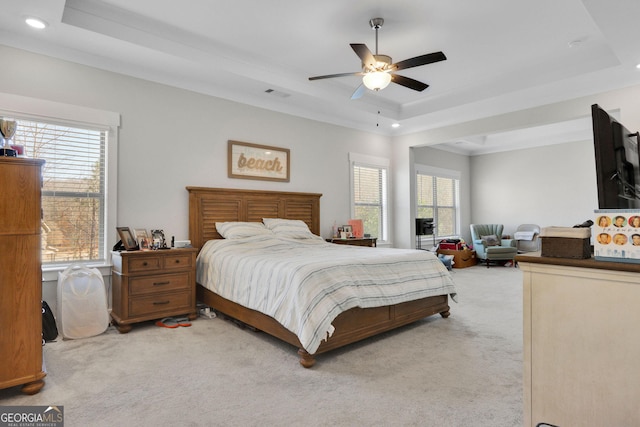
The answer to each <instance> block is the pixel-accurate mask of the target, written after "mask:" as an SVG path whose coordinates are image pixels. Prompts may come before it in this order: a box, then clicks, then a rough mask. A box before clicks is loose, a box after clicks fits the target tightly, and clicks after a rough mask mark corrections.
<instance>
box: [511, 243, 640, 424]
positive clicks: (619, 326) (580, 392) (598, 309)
mask: <svg viewBox="0 0 640 427" xmlns="http://www.w3.org/2000/svg"><path fill="white" fill-rule="evenodd" d="M516 261H517V262H518V265H519V267H520V269H521V270H522V272H523V280H524V284H523V285H524V287H523V300H524V305H523V317H524V331H523V332H524V334H523V337H524V347H523V350H524V352H523V360H524V378H523V379H524V425H525V426H532V427H533V426H537V425H540V423H543V424H542V425H548V424H551V425H557V426H581V427H589V426H594V427H596V426H597V427H599V426H638V425H640V410H639V409H638V402H639V401H640V381H639V380H638V379H639V378H640V339H639V338H640V333H639V332H638V325H640V310H639V309H638V307H640V264H625V263H616V262H606V261H595V260H594V259H563V258H548V257H540V256H529V255H526V256H525V255H518V256H517V257H516ZM544 423H546V424H544Z"/></svg>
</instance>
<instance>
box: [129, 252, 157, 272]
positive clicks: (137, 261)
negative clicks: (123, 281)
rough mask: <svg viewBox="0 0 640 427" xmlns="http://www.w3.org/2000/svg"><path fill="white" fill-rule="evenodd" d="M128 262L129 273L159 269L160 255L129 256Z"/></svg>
mask: <svg viewBox="0 0 640 427" xmlns="http://www.w3.org/2000/svg"><path fill="white" fill-rule="evenodd" d="M128 262H129V272H130V273H136V272H139V271H157V270H160V257H150V256H146V257H143V258H131V259H129V260H128Z"/></svg>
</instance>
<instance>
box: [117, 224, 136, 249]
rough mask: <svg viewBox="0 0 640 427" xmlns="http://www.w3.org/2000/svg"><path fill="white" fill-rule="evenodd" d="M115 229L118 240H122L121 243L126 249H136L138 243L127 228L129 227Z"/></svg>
mask: <svg viewBox="0 0 640 427" xmlns="http://www.w3.org/2000/svg"><path fill="white" fill-rule="evenodd" d="M116 230H117V231H118V236H120V240H121V241H122V244H123V245H124V248H125V249H126V250H128V251H137V250H138V243H137V242H136V239H135V238H134V237H133V234H131V230H130V229H129V227H116Z"/></svg>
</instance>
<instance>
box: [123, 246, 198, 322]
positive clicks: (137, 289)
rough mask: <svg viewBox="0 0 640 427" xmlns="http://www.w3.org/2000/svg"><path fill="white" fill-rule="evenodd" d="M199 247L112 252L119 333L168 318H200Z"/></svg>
mask: <svg viewBox="0 0 640 427" xmlns="http://www.w3.org/2000/svg"><path fill="white" fill-rule="evenodd" d="M197 253H198V250H197V249H196V248H177V249H166V250H157V251H122V252H112V253H111V254H112V260H113V268H112V277H111V282H112V286H113V309H112V311H111V317H112V318H113V321H114V323H115V325H116V328H117V329H118V331H120V333H127V332H129V331H130V330H131V325H132V324H133V323H138V322H143V321H145V320H153V319H160V318H163V317H168V316H176V315H188V317H189V319H190V320H194V319H195V318H196V317H197V311H196V254H197Z"/></svg>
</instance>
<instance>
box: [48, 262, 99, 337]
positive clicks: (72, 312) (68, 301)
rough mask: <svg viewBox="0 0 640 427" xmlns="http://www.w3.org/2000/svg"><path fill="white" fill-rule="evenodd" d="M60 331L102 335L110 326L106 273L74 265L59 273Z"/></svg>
mask: <svg viewBox="0 0 640 427" xmlns="http://www.w3.org/2000/svg"><path fill="white" fill-rule="evenodd" d="M57 290H58V304H57V306H58V310H57V311H58V318H57V320H58V330H59V331H60V334H61V335H62V337H63V338H66V339H78V338H88V337H92V336H95V335H100V334H101V333H103V332H104V331H106V330H107V328H108V327H109V308H108V305H107V294H106V291H105V287H104V280H103V279H102V274H100V271H98V269H96V268H87V267H85V266H83V265H79V264H73V265H70V266H69V267H67V268H66V269H65V270H64V271H61V272H59V273H58V289H57Z"/></svg>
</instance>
